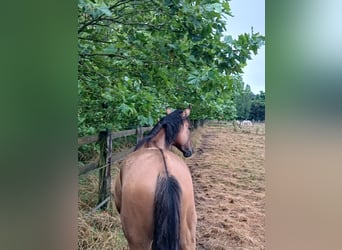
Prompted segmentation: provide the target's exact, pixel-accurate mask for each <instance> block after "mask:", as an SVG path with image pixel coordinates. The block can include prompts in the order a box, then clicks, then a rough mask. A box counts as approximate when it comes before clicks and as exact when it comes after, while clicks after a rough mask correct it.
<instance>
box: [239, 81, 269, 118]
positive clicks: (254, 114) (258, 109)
mask: <svg viewBox="0 0 342 250" xmlns="http://www.w3.org/2000/svg"><path fill="white" fill-rule="evenodd" d="M240 83H241V84H240V91H239V92H236V95H235V98H234V101H235V105H236V109H237V115H236V118H237V119H238V120H253V121H265V92H263V91H260V93H259V94H256V95H255V94H254V93H253V92H252V91H251V88H250V86H249V85H248V84H247V85H246V86H245V88H243V82H242V80H241V79H240ZM241 86H242V89H241Z"/></svg>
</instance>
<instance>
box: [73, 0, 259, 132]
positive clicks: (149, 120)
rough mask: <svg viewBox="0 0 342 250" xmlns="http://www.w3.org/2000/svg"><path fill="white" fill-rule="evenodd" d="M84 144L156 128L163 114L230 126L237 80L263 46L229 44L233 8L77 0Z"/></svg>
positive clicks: (250, 41)
mask: <svg viewBox="0 0 342 250" xmlns="http://www.w3.org/2000/svg"><path fill="white" fill-rule="evenodd" d="M78 9H79V14H78V22H79V26H78V50H79V61H78V63H79V79H78V91H79V92H78V94H79V104H78V128H79V131H78V132H79V136H83V135H86V134H94V133H97V132H99V131H100V130H103V129H106V128H108V129H111V130H122V129H126V128H131V127H134V126H136V125H138V124H139V125H152V124H154V123H155V122H156V120H157V119H159V118H160V116H161V115H163V114H164V110H165V107H166V106H170V107H175V108H184V107H185V106H187V105H188V104H192V106H193V112H192V118H193V119H196V118H216V119H232V118H234V116H235V115H236V107H235V103H234V96H235V93H236V92H237V91H238V89H237V87H236V86H237V82H236V77H237V76H238V75H239V74H241V73H242V72H243V71H242V70H243V67H244V66H245V65H246V62H247V60H248V59H250V58H251V53H254V54H256V53H257V50H258V49H259V48H260V47H261V46H262V45H263V43H264V37H263V36H262V35H260V34H259V33H253V32H252V33H251V34H241V35H240V36H239V37H238V38H237V39H235V40H234V39H232V37H231V36H224V34H223V32H224V31H225V26H226V19H225V17H226V16H227V15H231V10H230V6H229V3H228V1H221V0H198V1H188V0H164V1H156V0H153V1H141V0H140V1H139V0H79V2H78Z"/></svg>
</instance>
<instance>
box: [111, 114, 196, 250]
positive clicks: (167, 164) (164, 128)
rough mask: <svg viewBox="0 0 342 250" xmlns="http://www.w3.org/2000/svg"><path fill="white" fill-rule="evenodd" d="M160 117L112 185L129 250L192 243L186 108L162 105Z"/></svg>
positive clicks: (175, 249)
mask: <svg viewBox="0 0 342 250" xmlns="http://www.w3.org/2000/svg"><path fill="white" fill-rule="evenodd" d="M166 111H167V115H166V116H165V117H163V118H162V119H161V120H160V121H159V122H158V123H157V124H156V125H155V126H154V127H153V129H152V130H151V132H150V133H149V134H148V135H147V136H146V137H144V138H143V139H142V140H141V141H140V142H139V143H138V144H137V146H136V147H135V151H133V152H132V153H131V154H130V155H128V156H127V158H126V159H125V160H124V161H123V163H122V165H121V167H120V172H119V174H118V175H117V177H116V179H115V182H114V184H113V186H112V193H113V196H114V199H113V200H114V205H115V207H116V209H117V211H118V212H119V214H120V220H121V224H122V229H123V232H124V235H125V237H126V239H127V241H128V245H129V248H130V249H131V250H138V249H139V250H145V249H152V250H157V249H159V250H188V249H189V250H190V249H195V248H196V224H197V214H196V210H195V201H194V191H193V184H192V178H191V173H190V170H189V168H188V166H187V165H186V164H185V162H184V161H183V159H181V157H180V156H178V155H177V154H175V153H173V152H171V146H172V145H173V146H175V147H176V148H177V149H178V150H180V151H181V152H182V153H183V156H184V157H190V156H191V155H192V154H193V146H192V142H191V139H190V129H191V123H190V121H189V119H188V117H189V115H190V107H189V108H186V109H185V110H175V111H173V112H172V111H171V109H169V108H168V109H167V110H166Z"/></svg>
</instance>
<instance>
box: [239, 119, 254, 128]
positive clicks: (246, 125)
mask: <svg viewBox="0 0 342 250" xmlns="http://www.w3.org/2000/svg"><path fill="white" fill-rule="evenodd" d="M241 126H242V127H251V126H253V123H252V122H251V121H249V120H243V121H242V122H241Z"/></svg>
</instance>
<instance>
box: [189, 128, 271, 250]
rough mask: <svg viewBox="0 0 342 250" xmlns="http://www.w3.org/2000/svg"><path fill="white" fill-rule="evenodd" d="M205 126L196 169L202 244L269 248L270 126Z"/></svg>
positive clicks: (194, 161)
mask: <svg viewBox="0 0 342 250" xmlns="http://www.w3.org/2000/svg"><path fill="white" fill-rule="evenodd" d="M257 126H258V127H259V129H258V133H256V126H253V127H250V128H245V129H241V130H238V131H234V127H233V126H219V127H205V128H204V129H203V131H202V133H203V137H202V140H201V145H200V146H199V147H198V149H197V151H198V152H197V154H196V155H195V156H194V157H193V158H192V159H189V160H187V162H188V165H189V167H190V168H191V171H192V176H193V183H194V189H195V201H196V210H197V214H198V225H197V249H265V235H264V234H265V169H264V155H265V154H264V141H265V136H264V125H262V124H258V125H257Z"/></svg>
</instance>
